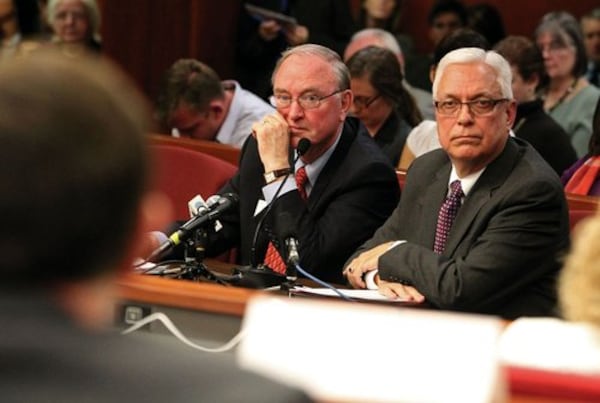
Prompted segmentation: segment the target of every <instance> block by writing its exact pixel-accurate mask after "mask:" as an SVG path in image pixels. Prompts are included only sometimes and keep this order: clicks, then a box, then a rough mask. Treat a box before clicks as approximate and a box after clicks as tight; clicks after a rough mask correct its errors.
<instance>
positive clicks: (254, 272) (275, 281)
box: [232, 138, 310, 288]
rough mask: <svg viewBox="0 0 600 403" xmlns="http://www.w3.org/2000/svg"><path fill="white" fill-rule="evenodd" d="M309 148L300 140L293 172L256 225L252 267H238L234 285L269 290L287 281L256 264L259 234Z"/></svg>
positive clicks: (287, 175)
mask: <svg viewBox="0 0 600 403" xmlns="http://www.w3.org/2000/svg"><path fill="white" fill-rule="evenodd" d="M309 148H310V140H308V139H306V138H302V139H300V141H299V142H298V146H297V147H296V154H297V155H296V158H294V161H293V165H292V170H290V172H288V173H287V174H286V176H285V177H284V178H283V180H282V181H281V184H280V185H279V187H278V188H277V190H276V192H275V195H274V196H273V199H272V200H271V202H270V203H269V205H268V206H267V207H266V209H265V212H264V214H263V215H262V217H261V218H260V219H259V221H258V223H257V224H256V229H255V231H254V236H253V238H252V249H251V250H250V266H249V267H248V266H246V267H238V268H236V269H234V271H233V273H234V277H235V279H234V280H233V281H232V283H233V284H235V285H240V286H242V287H249V288H267V287H272V286H275V285H281V284H282V283H283V282H284V281H285V280H286V276H284V275H281V274H279V273H276V272H275V271H273V270H272V269H271V268H269V267H267V266H265V265H264V264H259V265H257V263H256V244H257V242H258V234H259V233H260V231H261V229H262V225H263V222H264V220H265V218H266V217H267V215H268V214H269V212H270V211H271V209H272V208H273V205H274V204H275V200H276V199H277V196H279V193H280V192H281V189H283V185H284V184H285V182H286V181H287V180H288V179H289V177H290V174H291V172H292V171H293V167H294V166H295V165H296V162H297V161H298V159H299V158H300V157H301V156H302V155H304V154H305V153H306V151H308V149H309ZM286 272H287V270H286Z"/></svg>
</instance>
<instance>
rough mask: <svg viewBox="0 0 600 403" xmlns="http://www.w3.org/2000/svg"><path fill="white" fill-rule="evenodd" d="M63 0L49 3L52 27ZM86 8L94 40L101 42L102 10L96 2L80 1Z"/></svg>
mask: <svg viewBox="0 0 600 403" xmlns="http://www.w3.org/2000/svg"><path fill="white" fill-rule="evenodd" d="M61 1H62V0H49V1H48V14H47V15H48V17H47V18H48V23H49V24H50V25H51V26H52V25H54V21H55V20H56V8H57V7H58V5H59V4H60V2H61ZM79 1H80V2H81V4H83V7H84V8H85V11H86V14H87V18H88V21H89V24H90V30H91V34H92V38H93V39H95V40H96V41H97V42H101V40H102V36H101V35H100V21H101V18H100V9H99V8H98V3H96V0H79Z"/></svg>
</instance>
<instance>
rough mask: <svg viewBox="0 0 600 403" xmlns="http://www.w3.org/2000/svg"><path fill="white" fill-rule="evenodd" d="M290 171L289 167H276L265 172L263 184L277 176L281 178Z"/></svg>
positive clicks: (272, 180)
mask: <svg viewBox="0 0 600 403" xmlns="http://www.w3.org/2000/svg"><path fill="white" fill-rule="evenodd" d="M290 172H291V169H290V168H283V169H276V170H274V171H270V172H265V173H264V175H263V176H264V177H265V184H267V185H268V184H269V183H271V182H274V181H275V180H276V179H277V178H281V177H282V176H285V175H287V174H289V173H290Z"/></svg>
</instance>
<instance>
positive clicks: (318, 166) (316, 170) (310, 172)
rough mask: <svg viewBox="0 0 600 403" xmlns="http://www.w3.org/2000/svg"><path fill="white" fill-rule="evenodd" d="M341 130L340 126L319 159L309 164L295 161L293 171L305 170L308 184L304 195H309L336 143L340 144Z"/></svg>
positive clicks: (342, 127)
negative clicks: (334, 138)
mask: <svg viewBox="0 0 600 403" xmlns="http://www.w3.org/2000/svg"><path fill="white" fill-rule="evenodd" d="M343 129H344V126H343V125H341V126H340V129H339V132H338V134H337V138H336V140H335V142H334V143H333V144H332V145H331V147H329V148H328V149H327V151H325V152H324V153H323V154H322V155H321V156H320V157H319V158H317V159H316V160H314V161H313V162H311V163H310V164H305V163H304V161H302V158H298V161H296V166H295V167H294V171H297V170H298V169H300V168H301V167H304V168H305V169H306V176H307V177H308V183H307V184H306V186H305V189H306V194H310V191H311V190H312V187H313V185H314V184H315V183H316V182H317V178H318V177H319V174H320V173H321V171H322V170H323V168H324V167H325V164H327V161H329V157H331V154H333V152H334V151H335V148H336V147H337V145H338V143H339V142H340V138H341V137H342V136H341V134H342V130H343ZM295 154H296V153H295V152H294V155H295Z"/></svg>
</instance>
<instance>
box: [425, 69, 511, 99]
mask: <svg viewBox="0 0 600 403" xmlns="http://www.w3.org/2000/svg"><path fill="white" fill-rule="evenodd" d="M441 74H442V75H441V76H440V77H439V80H440V82H439V85H438V87H437V93H436V94H433V95H434V97H435V98H436V99H441V98H443V97H455V98H461V97H466V98H476V97H480V96H491V97H497V96H502V90H501V88H500V83H499V82H498V72H497V71H496V70H495V69H494V68H493V67H492V66H490V65H489V64H487V63H484V62H479V61H478V62H470V63H451V64H448V65H447V66H446V68H445V69H444V70H443V71H442V73H441Z"/></svg>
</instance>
